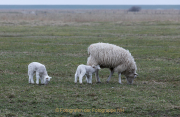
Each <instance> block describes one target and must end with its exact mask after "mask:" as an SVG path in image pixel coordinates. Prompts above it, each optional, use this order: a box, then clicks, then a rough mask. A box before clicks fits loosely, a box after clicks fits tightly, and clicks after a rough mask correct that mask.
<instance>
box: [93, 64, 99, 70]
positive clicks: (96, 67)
mask: <svg viewBox="0 0 180 117" xmlns="http://www.w3.org/2000/svg"><path fill="white" fill-rule="evenodd" d="M92 67H93V68H94V69H96V70H99V69H101V68H100V66H99V65H92Z"/></svg>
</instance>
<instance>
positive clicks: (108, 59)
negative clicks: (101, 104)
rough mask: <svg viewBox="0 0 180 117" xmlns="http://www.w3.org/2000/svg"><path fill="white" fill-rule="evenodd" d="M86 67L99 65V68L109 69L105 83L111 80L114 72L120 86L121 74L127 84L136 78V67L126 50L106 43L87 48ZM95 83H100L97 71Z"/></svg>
mask: <svg viewBox="0 0 180 117" xmlns="http://www.w3.org/2000/svg"><path fill="white" fill-rule="evenodd" d="M88 54H89V55H90V56H89V57H88V60H87V65H100V67H101V68H109V69H110V75H109V77H108V79H107V82H109V80H110V79H111V76H112V75H113V73H114V72H118V75H119V83H120V84H121V73H122V74H124V75H125V76H126V79H127V82H128V83H129V84H132V83H133V80H134V78H136V76H137V73H136V70H137V67H136V62H135V61H134V58H133V56H132V55H131V53H130V52H129V51H128V50H125V49H123V48H121V47H119V46H116V45H113V44H108V43H95V44H91V45H90V46H89V47H88ZM95 75H96V79H97V82H100V79H99V76H98V70H97V71H96V73H95Z"/></svg>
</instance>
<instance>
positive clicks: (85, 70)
mask: <svg viewBox="0 0 180 117" xmlns="http://www.w3.org/2000/svg"><path fill="white" fill-rule="evenodd" d="M99 69H101V68H100V67H99V65H96V66H94V65H92V66H88V65H83V64H81V65H79V66H78V67H77V70H76V73H75V81H74V82H75V83H77V77H79V83H82V78H83V76H84V75H85V76H86V81H87V83H92V74H93V73H95V72H96V71H97V70H99Z"/></svg>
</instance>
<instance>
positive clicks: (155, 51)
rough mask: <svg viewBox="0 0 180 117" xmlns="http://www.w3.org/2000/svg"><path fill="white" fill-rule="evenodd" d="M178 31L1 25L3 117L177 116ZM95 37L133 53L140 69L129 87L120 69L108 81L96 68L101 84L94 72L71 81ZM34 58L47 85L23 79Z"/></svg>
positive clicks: (155, 25) (160, 26) (165, 25)
mask: <svg viewBox="0 0 180 117" xmlns="http://www.w3.org/2000/svg"><path fill="white" fill-rule="evenodd" d="M179 28H180V23H179V22H176V23H175V22H138V23H135V22H134V23H130V22H124V23H119V24H117V23H114V22H108V23H107V22H106V23H100V22H98V23H97V22H96V23H92V22H91V23H89V25H82V24H81V23H74V24H70V25H62V26H60V25H59V26H56V25H48V26H47V25H41V26H29V25H26V24H24V25H4V26H1V28H0V78H1V82H0V92H1V95H0V103H1V104H0V116H9V117H10V116H27V117H28V116H35V117H41V116H42V117H44V116H52V117H54V116H97V117H99V116H100V117H101V116H112V117H116V116H180V114H179V113H180V92H179V89H180V85H179V84H180V72H179V71H180V63H179V61H180V51H179V50H180V46H179V44H180V34H179V30H178V29H179ZM96 42H106V43H112V44H116V45H118V46H121V47H124V48H126V49H128V50H129V51H130V52H131V53H132V55H133V56H134V58H135V60H136V63H137V67H138V71H137V72H138V74H139V76H138V78H137V79H136V80H135V82H134V84H133V85H128V84H127V83H126V79H125V78H124V76H123V78H122V82H123V84H122V85H120V84H118V76H117V74H114V76H113V78H112V79H111V80H110V83H108V84H106V83H105V81H106V79H107V77H108V75H109V71H108V69H102V70H101V71H100V77H101V81H102V83H100V84H97V83H96V80H95V77H94V76H93V84H92V85H89V84H87V83H86V82H83V84H82V85H80V84H74V74H75V70H76V68H77V66H78V65H79V64H86V61H87V57H88V54H87V47H88V46H89V45H90V44H91V43H96ZM32 61H37V62H41V63H43V64H45V65H46V68H47V71H48V74H49V75H50V76H52V77H53V79H52V81H51V82H50V84H49V85H47V86H44V85H36V84H34V85H30V84H28V76H27V66H28V64H29V63H30V62H32ZM83 80H85V78H84V79H83ZM72 109H74V110H72ZM75 109H79V110H75ZM98 109H99V110H98ZM115 110H116V112H115ZM72 111H76V112H72Z"/></svg>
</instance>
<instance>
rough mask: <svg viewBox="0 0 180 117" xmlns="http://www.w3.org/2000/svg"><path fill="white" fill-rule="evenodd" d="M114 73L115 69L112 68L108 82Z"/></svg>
mask: <svg viewBox="0 0 180 117" xmlns="http://www.w3.org/2000/svg"><path fill="white" fill-rule="evenodd" d="M113 74H114V70H113V69H110V75H109V77H108V79H107V81H106V82H107V83H108V82H109V80H110V79H111V77H112V75H113Z"/></svg>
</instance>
